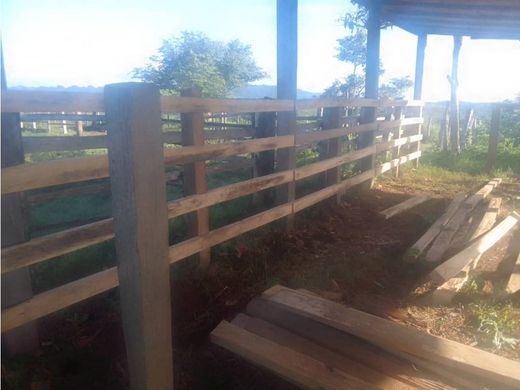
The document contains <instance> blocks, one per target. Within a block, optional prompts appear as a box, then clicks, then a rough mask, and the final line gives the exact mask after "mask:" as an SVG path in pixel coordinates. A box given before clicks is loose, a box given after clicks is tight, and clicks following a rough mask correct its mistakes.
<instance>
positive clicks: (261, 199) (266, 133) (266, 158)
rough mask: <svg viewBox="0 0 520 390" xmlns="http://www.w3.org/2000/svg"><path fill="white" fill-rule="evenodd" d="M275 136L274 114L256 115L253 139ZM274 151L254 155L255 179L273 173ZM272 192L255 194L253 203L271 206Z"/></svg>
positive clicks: (262, 113) (266, 191)
mask: <svg viewBox="0 0 520 390" xmlns="http://www.w3.org/2000/svg"><path fill="white" fill-rule="evenodd" d="M275 135H276V113H274V112H261V113H259V114H258V121H257V122H256V127H255V138H267V137H274V136H275ZM274 153H275V152H274V150H266V151H265V152H259V153H257V154H256V155H255V161H254V164H255V165H254V172H255V177H257V176H264V175H269V174H271V173H274V156H275V154H274ZM273 194H274V192H273V190H272V188H271V189H269V190H265V191H262V192H261V193H255V194H254V199H255V203H256V204H257V205H258V206H259V205H260V203H261V204H263V205H264V206H272V205H273V201H274V196H273Z"/></svg>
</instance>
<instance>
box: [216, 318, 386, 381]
mask: <svg viewBox="0 0 520 390" xmlns="http://www.w3.org/2000/svg"><path fill="white" fill-rule="evenodd" d="M210 337H211V341H212V342H213V343H215V344H217V345H220V346H221V347H223V348H226V349H228V350H230V351H232V352H234V353H236V354H237V355H239V356H241V357H243V358H244V359H246V360H248V361H250V362H252V363H254V364H257V365H259V366H261V367H263V368H265V369H267V370H269V371H272V372H274V373H276V374H277V375H279V376H281V377H282V378H284V379H286V380H288V381H290V382H292V383H294V384H296V385H298V386H302V387H303V388H308V389H338V390H340V389H360V390H361V389H376V388H377V387H375V386H371V385H369V384H368V383H366V382H363V381H361V380H359V379H357V378H355V377H353V376H351V375H348V374H346V373H344V372H341V371H339V370H336V369H333V368H330V367H328V366H327V365H325V364H324V363H322V362H320V361H318V360H315V359H312V358H310V357H308V356H306V355H303V354H301V353H298V352H296V351H293V350H291V349H289V348H286V347H284V346H281V345H279V344H277V343H274V342H272V341H270V340H268V339H265V338H263V337H260V336H257V335H256V334H254V333H251V332H248V331H247V330H244V329H242V328H240V327H238V326H236V325H233V324H230V323H229V322H226V321H222V322H221V323H220V324H219V325H218V326H217V327H216V328H215V329H214V330H213V332H211V336H210Z"/></svg>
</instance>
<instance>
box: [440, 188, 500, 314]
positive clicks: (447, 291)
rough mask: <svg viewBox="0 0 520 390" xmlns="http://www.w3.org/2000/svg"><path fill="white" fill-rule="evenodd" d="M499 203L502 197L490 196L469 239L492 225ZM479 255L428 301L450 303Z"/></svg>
mask: <svg viewBox="0 0 520 390" xmlns="http://www.w3.org/2000/svg"><path fill="white" fill-rule="evenodd" d="M501 204H502V198H492V199H491V200H490V201H489V205H488V208H487V210H486V212H485V214H484V215H483V217H482V219H481V221H480V223H479V224H478V226H477V228H476V229H475V231H474V232H473V235H472V236H471V238H470V241H471V240H473V239H475V238H477V237H480V236H481V235H482V234H484V233H487V232H488V231H489V230H490V229H491V228H492V227H493V225H494V224H495V222H496V220H497V216H498V212H499V211H500V206H501ZM481 256H482V254H479V255H477V256H476V257H475V259H474V260H472V261H470V262H469V263H468V264H466V265H465V266H464V268H462V270H461V271H460V272H459V273H458V274H457V275H455V276H454V277H453V278H451V279H449V280H447V281H446V282H445V283H443V284H442V285H441V286H439V287H438V288H437V289H436V290H435V291H434V292H433V293H432V295H431V296H430V302H431V303H433V304H448V303H450V302H451V300H452V299H453V298H454V297H455V295H456V294H457V293H458V292H459V291H460V289H461V288H462V286H464V284H465V283H466V282H467V281H468V278H469V275H470V273H471V271H473V270H474V269H475V268H476V267H477V265H478V262H479V260H480V258H481Z"/></svg>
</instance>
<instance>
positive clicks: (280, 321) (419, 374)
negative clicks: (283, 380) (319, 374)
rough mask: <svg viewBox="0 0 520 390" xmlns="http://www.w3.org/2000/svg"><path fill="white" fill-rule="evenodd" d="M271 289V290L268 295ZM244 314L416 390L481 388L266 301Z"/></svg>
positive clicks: (249, 307)
mask: <svg viewBox="0 0 520 390" xmlns="http://www.w3.org/2000/svg"><path fill="white" fill-rule="evenodd" d="M276 287H278V286H275V287H273V288H271V289H269V290H267V291H266V292H264V294H265V295H274V294H275V293H276V290H277V289H276ZM280 287H281V286H280ZM282 288H283V287H282ZM271 290H275V291H273V292H272V293H271ZM247 313H248V314H249V315H251V316H254V317H258V318H261V319H263V320H265V321H269V322H270V323H273V324H276V325H278V326H280V327H283V328H285V329H287V330H289V331H291V332H292V333H294V334H297V335H299V336H301V337H304V338H306V339H308V340H310V341H312V342H314V343H316V344H318V345H320V346H323V347H325V348H327V349H329V350H331V351H333V352H336V353H339V354H342V355H344V356H347V357H349V358H352V359H353V360H356V361H358V362H360V363H362V364H364V365H366V366H367V367H371V368H373V369H375V370H377V371H380V372H381V373H383V374H385V375H387V376H390V377H393V378H395V379H397V380H399V381H401V382H403V383H407V384H410V385H412V386H414V387H415V388H417V389H428V390H440V389H450V388H452V387H451V386H449V384H456V385H462V386H463V387H462V388H466V389H471V390H474V389H477V388H478V389H484V387H483V386H479V385H478V384H476V383H469V385H468V383H467V382H466V381H463V379H464V378H463V375H462V374H461V373H460V372H459V373H458V375H456V376H454V375H452V374H448V375H446V373H442V374H439V373H437V375H432V374H431V373H430V372H429V369H425V368H424V367H423V364H422V363H423V362H425V361H419V360H418V358H416V357H413V356H412V355H406V356H402V357H397V356H396V355H394V354H393V353H392V354H391V353H389V352H387V351H385V350H383V349H381V348H379V347H377V346H375V345H373V344H369V343H367V342H366V341H363V340H361V339H359V338H357V337H354V336H352V335H350V334H348V333H346V332H342V331H340V330H338V329H335V328H333V327H330V326H325V325H323V324H321V323H320V322H319V321H314V320H312V319H310V318H307V317H305V316H301V315H298V314H296V313H293V312H291V311H289V310H286V309H285V308H284V307H283V306H281V305H278V304H276V303H274V302H271V301H269V300H268V299H267V298H255V299H253V300H252V301H251V302H250V303H249V304H248V305H247ZM437 366H438V365H437ZM438 367H440V366H438ZM447 377H448V378H450V379H453V378H452V377H455V378H454V379H456V381H453V380H449V379H446V378H447ZM457 388H458V386H457Z"/></svg>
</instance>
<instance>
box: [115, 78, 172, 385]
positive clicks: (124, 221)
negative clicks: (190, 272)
mask: <svg viewBox="0 0 520 390" xmlns="http://www.w3.org/2000/svg"><path fill="white" fill-rule="evenodd" d="M105 110H106V118H107V129H108V157H109V166H110V185H111V189H112V210H113V214H114V226H115V227H114V229H115V244H116V253H117V259H118V275H119V295H120V301H121V312H122V319H123V330H124V334H125V342H126V350H127V358H128V369H129V375H130V386H131V388H132V389H150V390H151V389H153V390H156V389H172V388H173V358H172V337H171V302H170V267H169V261H168V216H167V206H166V186H165V180H164V157H163V155H164V152H163V138H162V130H161V108H160V102H159V89H158V87H156V86H153V85H151V84H144V83H121V84H112V85H107V86H106V87H105Z"/></svg>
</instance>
